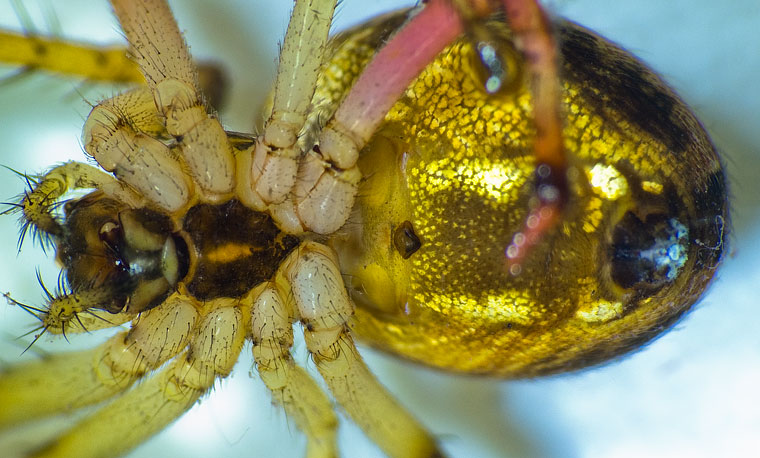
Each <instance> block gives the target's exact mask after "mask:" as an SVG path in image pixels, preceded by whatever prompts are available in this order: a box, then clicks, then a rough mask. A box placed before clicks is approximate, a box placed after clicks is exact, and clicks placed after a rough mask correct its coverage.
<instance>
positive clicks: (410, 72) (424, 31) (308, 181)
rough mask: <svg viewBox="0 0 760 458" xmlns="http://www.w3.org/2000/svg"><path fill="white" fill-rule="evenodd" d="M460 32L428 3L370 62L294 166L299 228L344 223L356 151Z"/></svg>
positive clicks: (445, 7)
mask: <svg viewBox="0 0 760 458" xmlns="http://www.w3.org/2000/svg"><path fill="white" fill-rule="evenodd" d="M461 31H462V27H461V24H460V22H459V17H458V15H457V11H456V10H455V9H454V8H453V7H452V6H451V5H449V4H448V2H447V1H445V0H431V1H430V2H428V3H427V4H426V5H425V7H424V8H423V9H422V10H421V11H420V13H419V14H417V15H416V16H414V17H413V18H412V19H411V20H410V21H409V22H408V23H407V24H406V25H405V26H404V27H403V28H402V29H401V30H400V31H399V32H398V33H396V35H394V36H393V37H392V38H391V39H390V41H389V42H388V43H387V44H386V45H385V46H384V47H383V48H382V49H381V50H380V52H378V54H377V55H376V56H375V57H374V58H373V60H372V62H370V64H369V65H368V66H367V68H366V69H365V70H364V71H363V72H362V75H361V76H360V77H359V80H358V81H357V82H356V84H354V86H353V87H352V88H351V90H350V91H349V93H348V95H347V96H346V98H345V99H344V100H343V102H342V103H341V104H340V106H339V107H338V109H337V111H336V112H335V114H334V115H333V116H332V118H331V119H330V120H329V121H328V123H327V126H325V128H324V129H323V130H322V132H321V133H320V135H319V145H318V146H317V147H315V148H313V149H312V151H310V152H308V153H307V154H306V156H305V157H304V158H303V159H302V161H301V163H300V165H299V169H298V176H297V179H296V185H295V188H294V191H293V201H294V202H293V204H291V205H294V206H295V207H294V210H293V211H294V213H295V214H296V215H297V216H298V219H299V220H300V221H301V223H302V224H303V227H304V228H306V229H309V230H312V231H314V232H317V233H324V234H327V233H331V232H334V231H335V230H337V229H338V228H340V227H341V226H342V225H343V223H345V221H346V219H347V218H348V215H349V213H350V211H351V208H352V207H353V203H354V196H355V195H356V191H357V187H358V183H359V180H360V179H361V173H360V172H359V169H358V167H357V166H356V161H357V160H358V157H359V151H360V150H361V149H362V148H363V147H364V145H365V144H366V143H367V141H368V140H369V138H370V137H371V136H372V134H373V133H374V131H375V129H376V128H377V126H379V125H380V123H381V122H382V121H383V119H384V118H385V115H386V114H387V112H388V110H389V109H390V108H391V107H392V106H393V104H394V103H395V102H396V100H398V98H399V96H401V94H402V93H403V92H404V90H406V88H407V86H408V85H409V83H410V82H411V81H412V80H413V79H414V78H416V77H417V75H418V74H419V73H420V71H422V69H423V68H424V67H425V66H426V65H428V64H429V63H430V62H431V61H432V60H433V58H434V57H435V56H436V55H437V54H438V53H439V52H440V51H441V50H442V49H443V48H444V47H445V46H446V45H448V44H449V43H451V42H452V41H453V40H454V39H455V38H456V37H457V35H459V33H461ZM289 229H292V228H289Z"/></svg>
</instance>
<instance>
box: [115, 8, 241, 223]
mask: <svg viewBox="0 0 760 458" xmlns="http://www.w3.org/2000/svg"><path fill="white" fill-rule="evenodd" d="M111 3H112V5H113V8H114V11H115V12H116V16H117V17H118V18H119V22H120V23H121V27H122V30H123V31H124V33H125V34H126V36H127V39H128V41H129V49H130V52H131V54H132V56H133V57H134V59H135V61H136V62H137V64H138V66H139V67H140V70H141V71H142V72H143V75H144V76H145V80H146V82H147V83H148V87H149V89H150V91H151V93H152V95H153V99H154V101H155V105H156V107H157V109H158V112H159V113H160V114H161V115H162V116H163V117H164V119H165V123H166V131H167V132H168V133H169V134H170V135H172V136H173V137H174V138H175V139H176V140H177V142H178V143H179V151H180V156H181V158H182V159H183V162H184V165H185V166H186V167H187V168H188V169H189V172H190V174H191V175H192V177H193V179H194V181H195V183H196V184H197V185H198V186H199V187H200V190H202V191H203V193H202V194H203V197H204V200H207V201H218V200H223V199H225V198H228V197H229V196H230V195H231V193H232V191H233V189H234V187H235V158H234V156H233V154H232V146H231V145H230V143H229V141H228V140H227V134H226V133H225V132H224V129H223V128H222V125H221V124H220V123H219V121H218V120H217V119H215V118H214V117H212V116H210V115H209V113H208V112H209V111H210V109H209V108H208V107H207V106H206V103H205V100H204V99H203V95H202V94H201V90H200V85H199V82H198V72H197V70H196V67H195V64H194V63H193V61H192V59H191V58H190V53H189V51H188V49H187V44H186V43H185V40H184V38H183V37H182V34H181V33H180V31H179V28H178V27H177V23H176V22H175V21H174V17H173V16H172V14H171V11H170V10H169V6H168V5H167V4H166V2H165V1H162V0H144V1H139V2H137V1H127V0H113V1H112V2H111ZM155 148H156V151H157V152H156V153H154V154H152V155H154V156H156V157H158V156H160V153H158V150H159V149H160V148H159V147H158V146H155ZM129 154H136V151H131V152H130V153H129ZM160 166H161V165H160V164H155V165H151V167H160ZM154 173H156V171H154ZM167 189H171V188H167ZM173 210H176V208H173V209H172V211H173Z"/></svg>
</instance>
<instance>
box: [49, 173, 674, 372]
mask: <svg viewBox="0 0 760 458" xmlns="http://www.w3.org/2000/svg"><path fill="white" fill-rule="evenodd" d="M47 162H49V161H47ZM687 328H688V327H687ZM610 369H612V368H610Z"/></svg>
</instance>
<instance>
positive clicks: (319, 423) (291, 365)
mask: <svg viewBox="0 0 760 458" xmlns="http://www.w3.org/2000/svg"><path fill="white" fill-rule="evenodd" d="M253 296H254V298H255V299H254V301H253V308H252V311H253V312H252V313H253V316H252V320H251V330H252V335H253V357H254V359H255V360H256V366H257V368H258V372H259V376H261V379H262V380H263V381H264V384H265V385H266V386H267V388H269V390H270V391H271V392H272V397H273V398H274V400H275V402H277V403H278V404H280V405H282V406H283V408H284V409H285V412H286V413H287V415H288V418H290V419H292V420H293V421H294V422H295V424H296V426H298V428H299V429H300V430H301V431H303V432H304V434H306V438H307V441H308V443H307V448H306V456H307V457H308V458H329V457H335V456H338V452H337V450H336V443H335V432H336V428H337V427H338V420H337V418H336V417H335V413H334V412H333V408H332V405H331V404H330V400H329V399H328V398H327V395H326V394H325V393H324V392H323V391H322V389H321V388H320V387H319V386H318V385H317V383H316V382H315V381H314V379H312V378H311V376H309V374H308V373H307V372H306V371H305V370H304V369H303V368H301V367H299V366H297V365H296V363H295V362H294V361H293V357H292V356H291V354H290V347H292V346H293V321H294V317H293V311H292V309H291V308H290V307H288V305H286V304H284V303H283V301H282V299H281V298H280V296H279V294H278V293H277V291H276V290H275V288H274V286H272V285H270V284H266V285H264V287H263V288H259V289H257V290H256V291H254V292H253Z"/></svg>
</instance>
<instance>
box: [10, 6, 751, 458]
mask: <svg viewBox="0 0 760 458" xmlns="http://www.w3.org/2000/svg"><path fill="white" fill-rule="evenodd" d="M8 3H10V1H9V0H0V22H1V24H0V25H2V26H3V27H6V28H8V27H10V28H13V29H16V30H19V28H20V26H19V23H18V21H17V20H16V17H15V16H14V14H13V13H12V11H11V10H10V8H9V5H8ZM29 3H31V5H30V9H35V8H36V7H37V6H39V5H40V4H42V5H49V4H55V13H56V15H57V17H58V18H59V20H60V22H61V28H62V34H63V36H66V37H76V38H81V39H89V40H92V41H94V42H97V43H114V42H119V41H121V37H120V34H119V32H118V30H117V27H116V25H115V21H114V20H113V19H112V18H111V17H110V14H109V12H108V7H107V5H106V4H105V2H102V3H101V2H92V1H87V0H82V1H67V2H52V1H50V2H45V0H42V1H40V2H36V1H35V2H29ZM93 3H101V4H98V5H94V6H93ZM274 3H277V4H278V6H277V10H276V11H275V10H274V7H273V6H271V4H274ZM289 3H290V2H284V1H283V2H271V1H263V0H257V1H253V0H251V1H220V2H202V1H200V0H193V1H185V2H182V1H175V2H172V5H173V8H174V10H175V12H176V15H177V16H178V18H179V21H180V27H181V28H182V29H184V30H186V31H187V34H188V41H189V42H190V44H191V47H192V51H193V53H194V54H195V55H196V57H202V58H213V59H215V60H218V61H219V62H221V63H223V65H224V66H225V68H227V69H229V70H230V71H231V72H232V87H231V92H232V95H233V97H231V98H230V103H229V110H227V111H225V112H224V113H223V121H224V122H225V124H226V125H227V127H228V128H230V129H232V130H239V131H250V126H251V125H252V124H253V123H254V122H260V121H261V115H260V114H258V111H257V110H258V107H259V105H260V103H261V100H262V97H263V94H264V93H265V92H266V90H267V89H268V87H269V86H270V81H271V80H272V78H273V76H274V71H275V70H274V60H275V53H276V49H277V43H278V40H280V39H281V37H282V35H283V33H284V30H285V27H286V25H287V6H288V5H289ZM367 3H369V2H364V1H351V0H347V1H344V2H343V4H342V5H341V7H340V12H339V13H338V21H339V25H338V27H345V26H346V24H355V23H357V22H358V21H360V20H361V18H366V17H369V16H371V15H373V14H376V9H379V10H388V9H392V8H395V7H396V5H398V2H391V1H385V2H379V1H378V2H374V4H375V5H376V6H372V7H370V6H368V5H367ZM406 3H407V4H408V3H409V2H406ZM64 4H65V5H66V6H65V7H64V6H63V5H64ZM729 5H730V6H729ZM552 9H553V11H556V12H558V13H561V14H563V15H567V16H569V17H571V18H574V19H575V20H577V21H578V22H581V23H582V24H585V25H587V26H589V27H591V28H593V29H596V30H597V31H599V32H601V33H602V34H604V35H606V36H608V37H610V38H613V39H614V40H615V41H618V42H619V43H622V44H624V45H625V46H626V47H627V48H628V49H630V50H631V51H633V52H634V53H635V54H637V55H638V56H639V57H641V58H642V59H644V60H645V61H647V62H648V63H650V64H651V65H652V66H653V67H654V68H655V69H657V70H658V71H659V72H661V73H662V74H663V75H664V76H665V78H666V79H667V80H668V81H669V82H670V84H672V85H673V86H674V87H676V88H677V90H678V91H679V92H680V93H681V95H682V96H683V97H684V98H685V99H686V100H687V101H688V102H689V103H690V104H691V105H692V107H693V108H694V109H695V111H696V112H697V114H698V115H699V116H700V118H701V119H702V120H703V122H704V123H705V125H706V126H707V129H708V130H709V131H710V132H711V134H712V135H713V138H714V140H715V142H716V144H717V145H718V147H719V149H720V150H721V152H722V153H723V154H724V159H725V162H726V163H727V165H728V170H729V175H730V179H731V183H732V192H733V194H734V199H733V204H732V207H733V214H734V224H733V233H732V236H731V246H732V248H731V250H730V256H729V257H728V259H727V260H726V263H725V266H724V268H723V269H722V271H721V272H720V275H719V277H720V278H719V279H718V281H717V282H716V284H715V285H714V286H713V287H712V289H711V290H710V292H709V294H708V295H707V296H706V297H705V299H704V300H703V301H702V302H701V303H700V304H699V305H698V306H697V307H696V309H695V310H694V311H693V312H692V313H691V314H690V315H689V316H687V317H686V319H684V320H683V321H682V322H681V323H679V324H678V325H677V326H676V328H675V329H674V330H673V331H671V332H670V333H668V334H667V335H665V336H664V337H662V338H661V339H659V340H657V341H656V342H654V343H653V344H651V345H650V346H648V347H647V348H645V349H643V350H642V351H640V352H638V353H636V354H634V355H632V356H629V357H627V358H625V359H624V360H622V361H620V362H614V363H612V364H608V365H606V366H604V367H601V368H597V369H593V370H589V371H585V372H581V373H578V374H571V375H565V376H559V377H554V378H550V379H543V380H530V381H518V382H503V381H497V380H488V379H471V378H463V377H456V376H451V375H447V374H441V373H437V372H433V371H430V370H426V369H421V368H418V367H414V366H412V365H410V364H407V363H404V362H400V361H397V360H395V359H394V358H392V357H388V356H385V355H379V354H377V353H373V352H371V351H369V350H364V351H363V354H364V355H365V357H366V359H367V360H368V362H369V364H370V365H371V366H372V368H373V370H374V372H375V373H376V374H377V375H378V376H379V378H380V379H381V380H382V381H383V382H384V383H385V384H386V385H387V386H388V387H389V388H390V390H391V391H393V392H394V393H395V394H396V395H397V396H398V397H399V398H400V399H401V400H402V402H403V403H404V404H405V405H406V406H408V407H409V409H410V410H411V411H412V412H414V413H415V414H416V415H417V416H418V417H419V418H420V419H421V420H422V421H423V422H424V423H425V424H426V425H427V426H428V427H429V428H430V429H431V430H432V431H433V432H434V433H435V434H436V435H438V437H439V438H440V441H441V443H442V445H443V448H444V450H445V451H446V452H447V453H448V454H449V455H451V456H454V457H470V456H472V457H491V456H492V457H497V456H521V457H522V456H525V457H530V456H547V457H629V456H630V457H633V456H647V457H673V456H689V457H714V456H733V457H743V456H746V457H750V456H760V395H759V394H758V392H759V387H760V319H759V318H758V311H759V310H758V299H757V297H758V293H757V291H756V289H755V288H756V286H757V285H760V261H758V256H760V246H759V244H760V192H759V189H760V179H758V170H760V114H758V112H759V111H760V84H759V83H758V75H759V74H760V38H759V37H760V35H758V29H759V28H760V2H758V1H757V0H733V1H731V2H714V1H712V0H673V1H669V2H662V1H659V0H638V1H629V2H623V1H617V2H609V1H607V2H605V1H592V0H565V1H555V2H553V3H552ZM36 24H37V25H38V26H40V27H41V28H43V29H44V22H43V21H42V20H41V19H40V20H37V21H36ZM0 72H2V73H0V75H1V74H6V75H7V74H9V73H10V72H11V70H10V69H9V70H7V71H6V70H3V69H2V68H0ZM112 91H113V90H112V89H110V88H107V87H104V86H98V85H81V84H79V83H78V82H76V81H72V80H60V79H56V78H54V77H50V76H44V75H35V76H32V77H30V78H27V79H26V80H24V81H23V82H20V83H19V82H15V83H13V84H6V85H3V86H0V164H2V165H6V166H9V167H12V168H15V169H18V170H22V171H29V172H39V171H43V170H45V169H46V168H48V167H49V166H50V165H52V164H55V163H57V162H60V161H63V160H66V159H77V160H82V159H83V154H82V149H81V146H80V142H79V135H80V134H79V131H80V129H81V125H82V122H83V119H84V117H85V116H86V114H87V112H88V111H89V109H88V106H87V104H86V103H84V102H83V101H82V97H83V96H84V98H86V99H88V100H90V101H92V102H93V103H94V102H96V101H97V100H99V99H100V98H102V97H104V96H109V95H111V94H112V93H113V92H112ZM80 94H81V95H80ZM22 188H23V184H22V183H21V182H20V181H19V180H18V179H17V178H16V177H15V176H14V175H13V174H12V173H11V172H9V171H4V170H0V201H8V200H12V199H13V196H15V195H17V194H18V193H19V192H20V191H21V190H22ZM15 224H16V221H15V219H14V218H13V217H2V218H0V234H2V236H3V237H2V239H0V291H2V292H5V291H11V292H12V293H13V295H14V297H17V298H18V299H20V300H23V301H26V302H28V303H40V301H41V300H42V297H41V292H40V290H39V287H38V286H37V285H36V281H35V280H34V270H35V268H36V267H38V266H39V268H40V269H41V271H42V275H43V278H44V279H45V280H46V281H47V282H48V283H50V284H54V282H55V279H56V275H57V271H56V269H55V268H54V266H53V261H52V259H48V258H45V257H44V256H43V254H42V253H41V252H40V250H39V249H38V248H35V247H33V246H32V245H31V244H29V243H28V244H26V245H25V246H24V250H23V251H22V252H21V254H20V255H18V256H17V254H16V250H15V244H16V233H17V228H16V225H15ZM32 322H33V321H32V319H31V318H30V317H28V316H27V315H25V314H24V313H22V312H21V311H19V310H18V309H17V308H14V307H11V306H6V305H5V304H4V303H2V304H0V364H5V363H12V362H14V361H17V360H18V359H19V358H18V356H17V355H18V354H19V353H20V352H21V350H22V349H23V347H24V346H25V345H23V344H22V343H21V342H20V341H15V340H13V339H14V337H16V336H18V335H20V334H22V333H23V332H25V331H26V330H28V329H30V327H31V324H32ZM100 339H102V337H100V336H97V338H96V339H95V340H96V341H97V340H100ZM27 341H28V340H27ZM83 345H87V344H86V343H84V342H83V340H82V339H75V340H74V342H73V343H72V344H66V343H63V344H59V345H56V346H55V348H75V347H81V346H83ZM298 346H299V347H301V348H300V350H302V344H299V345H298ZM40 348H51V346H49V345H46V343H45V344H43V345H41V346H40ZM249 353H250V352H249V349H246V350H245V351H244V353H243V358H241V361H240V363H239V364H238V366H237V368H236V370H235V373H234V376H233V377H231V378H230V379H228V380H225V381H223V382H221V383H219V384H218V385H217V387H216V388H215V390H214V392H213V393H212V394H211V395H210V396H209V397H208V398H206V399H205V400H204V402H203V403H202V404H201V405H199V406H196V407H195V408H194V409H193V410H192V411H191V412H190V413H189V414H187V415H185V416H184V417H183V418H182V419H181V420H179V421H178V422H176V423H175V424H174V425H173V426H171V427H170V428H168V429H167V430H166V431H164V432H163V433H162V434H160V435H159V436H157V437H155V438H153V439H151V440H150V441H148V442H147V443H146V444H145V445H143V446H141V447H139V448H138V449H136V450H135V451H134V452H133V453H132V454H131V455H129V456H130V457H157V456H167V455H172V456H183V457H187V458H192V457H206V456H225V457H226V456H260V457H290V456H301V455H302V450H303V446H304V440H303V438H302V437H301V436H300V434H299V433H298V432H297V431H296V430H295V428H294V427H293V426H292V425H289V424H288V422H287V420H286V419H285V417H284V415H283V414H282V412H281V411H280V410H279V409H278V408H275V407H272V405H271V404H270V402H269V399H268V394H267V393H266V390H265V388H264V387H263V385H262V383H261V382H260V380H258V378H257V376H256V375H253V376H252V377H251V376H249V370H250V368H251V359H250V357H249V356H248V355H249ZM299 355H300V356H299V359H300V361H301V362H303V363H305V364H307V365H309V366H311V363H309V362H307V361H306V357H305V356H304V355H303V352H302V351H301V353H299ZM25 357H35V355H34V354H33V352H29V353H27V354H26V355H25ZM0 408H2V406H0ZM27 433H29V434H30V435H29V436H23V435H22V434H21V433H16V432H14V433H13V434H11V435H8V434H6V435H5V437H2V436H0V444H8V443H19V442H23V441H25V440H33V438H38V439H39V438H40V437H41V436H40V434H42V433H41V432H37V431H36V430H32V431H27ZM29 437H31V438H32V439H29ZM340 443H341V448H342V451H343V454H344V456H362V457H364V456H380V455H381V454H380V452H379V451H378V449H377V448H376V447H375V446H374V445H372V444H371V443H370V442H369V441H367V439H365V438H364V436H363V435H362V433H361V432H360V431H358V430H357V429H356V428H355V427H353V426H351V425H350V423H349V422H347V421H343V422H342V425H341V429H340Z"/></svg>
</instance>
